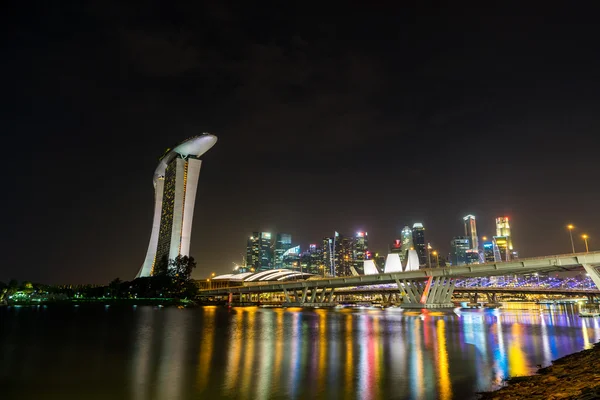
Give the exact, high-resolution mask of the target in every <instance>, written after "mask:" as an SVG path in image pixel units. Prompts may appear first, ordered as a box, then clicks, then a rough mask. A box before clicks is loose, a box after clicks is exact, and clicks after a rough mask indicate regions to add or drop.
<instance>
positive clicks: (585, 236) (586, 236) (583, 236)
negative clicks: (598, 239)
mask: <svg viewBox="0 0 600 400" xmlns="http://www.w3.org/2000/svg"><path fill="white" fill-rule="evenodd" d="M581 237H582V238H584V239H587V238H589V236H588V235H585V234H583V235H581Z"/></svg>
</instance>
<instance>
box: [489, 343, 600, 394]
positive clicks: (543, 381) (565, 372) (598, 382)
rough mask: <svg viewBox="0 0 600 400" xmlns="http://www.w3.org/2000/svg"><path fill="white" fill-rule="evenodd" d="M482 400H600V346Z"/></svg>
mask: <svg viewBox="0 0 600 400" xmlns="http://www.w3.org/2000/svg"><path fill="white" fill-rule="evenodd" d="M480 398H481V399H483V400H490V399H544V400H551V399H578V400H592V399H600V343H596V345H594V347H593V348H592V349H590V350H583V351H580V352H578V353H575V354H571V355H568V356H565V357H562V358H559V359H558V360H555V361H553V363H552V365H551V366H549V367H546V368H542V369H540V370H539V371H538V375H532V376H524V377H516V378H512V379H509V380H508V384H507V386H506V387H503V388H502V389H499V390H497V391H495V392H488V393H482V394H481V397H480Z"/></svg>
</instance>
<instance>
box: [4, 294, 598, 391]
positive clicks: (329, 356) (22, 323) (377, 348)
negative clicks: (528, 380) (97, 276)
mask: <svg viewBox="0 0 600 400" xmlns="http://www.w3.org/2000/svg"><path fill="white" fill-rule="evenodd" d="M599 340H600V319H598V318H595V319H582V318H579V317H578V316H577V315H576V313H575V312H574V310H573V308H569V307H567V308H546V309H541V310H540V309H532V310H527V311H520V310H506V309H503V310H486V311H481V310H472V311H462V312H458V313H441V312H428V313H426V314H420V313H419V312H401V311H400V310H398V309H387V310H367V309H364V310H352V311H350V310H339V311H337V310H310V311H308V310H301V309H260V308H236V309H227V308H222V307H204V308H196V309H178V308H158V307H149V306H143V307H142V306H137V307H131V306H111V307H104V306H96V305H88V306H80V307H74V306H47V307H44V306H40V307H37V306H36V307H0V397H1V398H2V399H13V398H15V399H16V398H20V399H29V398H41V399H61V400H70V399H74V400H75V399H77V400H81V399H103V400H106V399H132V400H146V399H156V400H162V399H218V398H232V399H233V398H235V399H277V398H280V399H287V398H292V399H304V398H310V399H325V398H327V399H338V398H344V399H346V398H347V399H351V398H360V399H379V398H382V399H391V398H395V399H435V398H439V399H453V398H454V399H461V400H464V399H468V398H473V397H474V394H475V393H476V392H478V391H484V390H489V389H492V388H493V387H494V386H495V385H497V384H499V383H500V382H501V381H502V379H504V378H506V377H508V376H514V375H525V374H530V373H533V372H535V371H536V369H537V365H538V364H541V365H544V366H545V365H548V364H550V362H551V360H553V359H556V358H559V357H562V356H564V355H566V354H570V353H574V352H576V351H579V350H582V349H584V348H587V347H591V344H593V343H594V342H597V341H599Z"/></svg>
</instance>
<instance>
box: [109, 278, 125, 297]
mask: <svg viewBox="0 0 600 400" xmlns="http://www.w3.org/2000/svg"><path fill="white" fill-rule="evenodd" d="M121 283H123V281H121V279H119V278H115V279H113V280H112V281H111V282H110V283H109V284H108V288H109V289H110V294H111V295H112V296H113V297H119V295H120V294H121V290H120V289H121Z"/></svg>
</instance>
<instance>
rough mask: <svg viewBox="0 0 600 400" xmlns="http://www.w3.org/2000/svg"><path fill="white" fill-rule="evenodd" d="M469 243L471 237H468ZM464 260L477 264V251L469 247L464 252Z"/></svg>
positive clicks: (467, 262)
mask: <svg viewBox="0 0 600 400" xmlns="http://www.w3.org/2000/svg"><path fill="white" fill-rule="evenodd" d="M470 244H471V239H469V245H470ZM465 261H466V264H479V252H478V251H475V250H473V249H469V250H467V251H466V252H465Z"/></svg>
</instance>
